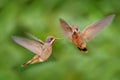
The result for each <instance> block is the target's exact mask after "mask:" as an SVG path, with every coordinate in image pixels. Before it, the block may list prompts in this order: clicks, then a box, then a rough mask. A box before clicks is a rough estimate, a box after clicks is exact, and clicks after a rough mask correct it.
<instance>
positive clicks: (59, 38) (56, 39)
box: [55, 38, 63, 40]
mask: <svg viewBox="0 0 120 80" xmlns="http://www.w3.org/2000/svg"><path fill="white" fill-rule="evenodd" d="M55 39H56V40H61V39H63V38H55Z"/></svg>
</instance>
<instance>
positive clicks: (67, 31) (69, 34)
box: [60, 19, 72, 40]
mask: <svg viewBox="0 0 120 80" xmlns="http://www.w3.org/2000/svg"><path fill="white" fill-rule="evenodd" d="M60 24H61V27H62V29H63V31H64V33H65V35H66V36H67V37H68V39H70V40H72V29H71V27H70V26H69V25H68V24H67V22H65V21H64V20H63V19H60Z"/></svg>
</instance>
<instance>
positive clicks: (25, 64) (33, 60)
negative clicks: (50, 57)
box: [22, 55, 40, 67]
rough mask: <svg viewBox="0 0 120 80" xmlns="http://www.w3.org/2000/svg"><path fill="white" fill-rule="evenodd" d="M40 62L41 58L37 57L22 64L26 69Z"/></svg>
mask: <svg viewBox="0 0 120 80" xmlns="http://www.w3.org/2000/svg"><path fill="white" fill-rule="evenodd" d="M38 62H40V56H38V55H36V56H34V57H33V58H32V59H31V60H29V61H28V62H26V63H24V64H22V67H25V66H27V65H30V64H34V63H38Z"/></svg>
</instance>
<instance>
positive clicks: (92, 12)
mask: <svg viewBox="0 0 120 80" xmlns="http://www.w3.org/2000/svg"><path fill="white" fill-rule="evenodd" d="M110 14H116V17H115V19H114V21H113V22H112V24H111V25H110V26H109V27H107V28H106V29H105V30H103V31H102V33H100V34H99V35H98V36H97V37H96V38H94V39H93V40H92V41H91V42H90V43H89V44H88V45H87V46H88V50H89V53H88V54H83V53H82V52H80V51H79V50H78V49H77V48H76V47H75V46H74V45H73V44H72V43H71V42H69V41H68V40H67V39H66V38H65V36H64V35H63V34H62V31H61V28H60V24H59V18H63V19H65V20H66V21H67V22H68V23H69V24H71V25H73V24H77V25H79V28H80V29H83V28H84V27H85V26H87V25H89V24H91V23H93V22H96V21H97V20H100V19H102V18H104V17H106V16H107V15H110ZM119 14H120V1H119V0H0V45H1V46H0V80H120V64H119V61H120V49H119V47H120V37H119V35H120V27H119V25H120V22H119V21H120V15H119ZM24 32H29V33H31V34H33V35H35V36H36V37H38V38H40V39H42V40H43V41H44V40H45V38H46V36H48V35H53V36H56V37H63V38H65V39H64V40H59V41H56V42H55V43H54V46H53V52H52V55H51V56H50V58H49V59H48V61H46V62H44V63H39V64H34V65H30V66H27V67H24V68H22V67H21V66H20V65H21V64H22V63H24V62H25V61H27V60H29V59H31V58H32V57H33V56H34V54H33V53H32V52H30V51H28V50H26V49H24V48H23V47H21V46H19V45H18V44H16V43H15V42H13V40H12V39H11V36H12V35H17V36H24Z"/></svg>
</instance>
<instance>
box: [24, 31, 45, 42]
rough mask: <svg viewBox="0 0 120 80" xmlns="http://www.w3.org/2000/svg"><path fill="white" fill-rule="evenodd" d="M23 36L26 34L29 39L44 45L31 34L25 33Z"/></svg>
mask: <svg viewBox="0 0 120 80" xmlns="http://www.w3.org/2000/svg"><path fill="white" fill-rule="evenodd" d="M25 34H26V35H27V36H28V37H29V38H31V39H32V40H34V41H37V42H39V43H40V44H44V42H43V41H42V40H40V39H38V38H37V37H35V36H33V35H32V34H30V33H27V32H25Z"/></svg>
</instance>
